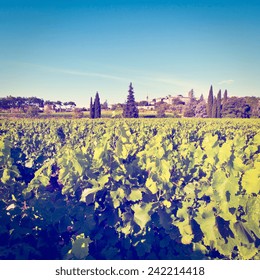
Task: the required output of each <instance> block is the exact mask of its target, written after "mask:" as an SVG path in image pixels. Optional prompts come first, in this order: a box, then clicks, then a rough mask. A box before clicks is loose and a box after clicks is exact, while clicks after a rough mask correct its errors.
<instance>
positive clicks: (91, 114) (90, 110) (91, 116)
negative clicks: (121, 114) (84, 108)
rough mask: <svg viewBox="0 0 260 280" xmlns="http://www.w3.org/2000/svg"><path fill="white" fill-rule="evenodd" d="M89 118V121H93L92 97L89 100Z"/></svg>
mask: <svg viewBox="0 0 260 280" xmlns="http://www.w3.org/2000/svg"><path fill="white" fill-rule="evenodd" d="M89 117H90V118H91V119H94V106H93V101H92V97H91V98H90V106H89Z"/></svg>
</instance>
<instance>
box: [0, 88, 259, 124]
mask: <svg viewBox="0 0 260 280" xmlns="http://www.w3.org/2000/svg"><path fill="white" fill-rule="evenodd" d="M189 97H190V102H188V103H187V104H185V103H184V102H183V101H181V100H179V99H178V98H176V99H175V100H174V102H173V104H171V105H170V104H167V103H165V102H159V103H157V104H155V109H156V112H157V117H165V116H166V114H165V112H166V111H167V112H171V113H172V116H176V117H180V116H184V117H198V118H250V117H260V99H259V98H257V97H228V92H227V90H225V91H224V95H223V97H222V92H221V90H219V91H218V93H217V95H216V96H214V93H213V87H212V85H211V86H210V89H209V94H208V97H207V101H206V100H205V99H204V97H203V95H201V97H200V98H199V99H198V100H197V99H196V98H194V94H193V90H191V91H190V92H189ZM140 104H141V105H143V106H146V105H148V102H147V101H140V102H136V101H135V96H134V89H133V85H132V83H130V85H129V90H128V95H127V100H126V102H125V104H119V105H120V108H121V109H122V111H123V112H122V117H124V118H138V117H139V111H138V105H140ZM45 105H53V106H55V107H56V108H58V111H59V109H60V108H61V106H62V105H63V106H73V107H76V104H75V103H74V102H72V101H70V102H64V103H62V102H61V101H56V102H55V101H49V100H47V101H44V100H43V99H40V98H37V97H29V98H26V97H13V96H7V97H4V98H0V109H3V110H8V109H17V108H18V109H19V110H22V111H24V112H28V111H30V110H36V109H37V108H43V107H44V106H45ZM180 108H181V109H180ZM102 109H108V104H107V101H106V102H104V104H101V103H100V97H99V93H98V92H97V93H96V95H95V99H94V102H93V98H92V97H91V99H90V109H89V117H90V118H91V119H94V118H101V111H102ZM32 113H33V115H34V112H32Z"/></svg>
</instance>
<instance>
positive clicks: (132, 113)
mask: <svg viewBox="0 0 260 280" xmlns="http://www.w3.org/2000/svg"><path fill="white" fill-rule="evenodd" d="M138 114H139V112H138V108H137V106H136V103H135V97H134V90H133V86H132V83H130V85H129V90H128V96H127V101H126V104H125V106H124V110H123V117H124V118H138Z"/></svg>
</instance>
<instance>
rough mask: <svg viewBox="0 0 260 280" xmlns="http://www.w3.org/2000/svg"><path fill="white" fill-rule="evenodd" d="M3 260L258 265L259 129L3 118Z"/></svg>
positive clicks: (236, 122)
mask: <svg viewBox="0 0 260 280" xmlns="http://www.w3.org/2000/svg"><path fill="white" fill-rule="evenodd" d="M0 259H19V260H20V259H25V260H29V259H77V260H78V259H88V260H93V259H94V260H101V259H102V260H104V259H109V260H114V259H120V260H131V259H155V260H157V259H158V260H159V259H171V260H175V259H182V260H187V259H191V260H195V259H209V260H212V259H214V260H215V259H224V260H258V259H260V120H258V119H170V118H169V119H150V120H149V119H93V120H90V119H74V120H73V119H49V120H48V119H45V120H40V119H38V120H37V119H30V120H29V119H20V120H11V119H9V120H1V121H0Z"/></svg>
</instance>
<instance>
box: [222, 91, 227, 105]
mask: <svg viewBox="0 0 260 280" xmlns="http://www.w3.org/2000/svg"><path fill="white" fill-rule="evenodd" d="M227 95H228V92H227V90H226V89H225V91H224V97H223V103H225V102H227V100H228V96H227Z"/></svg>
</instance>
